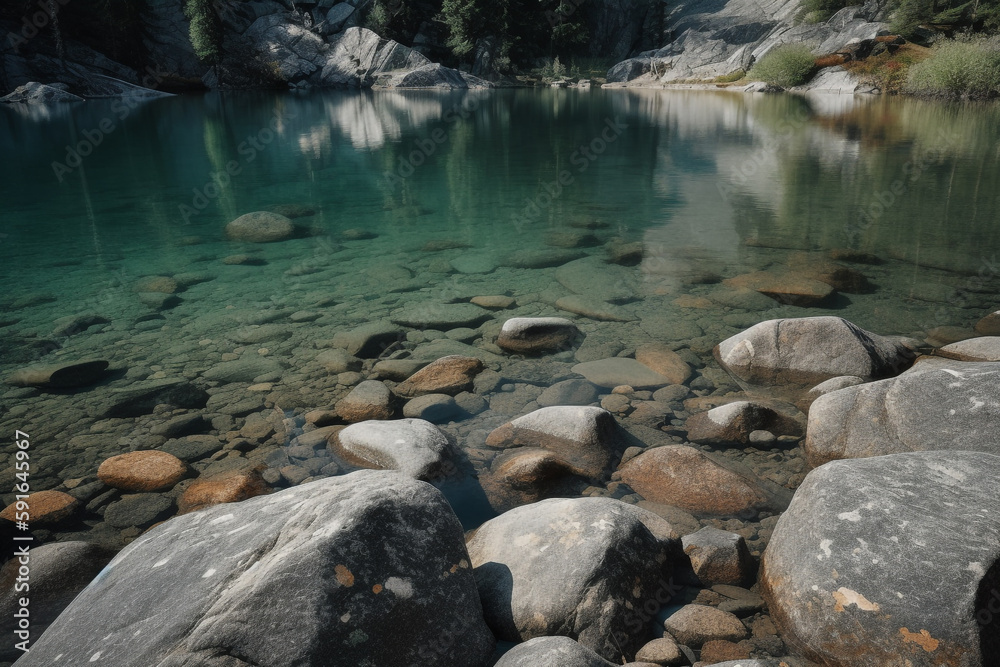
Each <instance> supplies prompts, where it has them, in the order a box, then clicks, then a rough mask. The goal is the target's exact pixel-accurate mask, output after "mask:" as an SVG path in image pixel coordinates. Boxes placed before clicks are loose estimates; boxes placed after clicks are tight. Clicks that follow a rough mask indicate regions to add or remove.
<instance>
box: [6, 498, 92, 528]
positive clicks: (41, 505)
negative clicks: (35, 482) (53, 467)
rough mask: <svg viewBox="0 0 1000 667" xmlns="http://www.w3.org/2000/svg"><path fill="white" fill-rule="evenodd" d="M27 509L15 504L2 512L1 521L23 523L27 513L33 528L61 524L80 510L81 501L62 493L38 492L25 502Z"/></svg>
mask: <svg viewBox="0 0 1000 667" xmlns="http://www.w3.org/2000/svg"><path fill="white" fill-rule="evenodd" d="M24 502H25V503H26V504H27V509H24V508H22V507H18V505H17V502H13V503H11V504H10V505H7V507H5V508H4V510H3V511H2V512H0V519H3V520H4V521H9V522H11V523H13V522H14V521H15V520H16V521H21V520H22V517H19V515H22V514H23V513H25V512H27V515H28V519H27V520H28V523H29V525H31V526H37V525H44V524H54V523H59V522H60V521H63V520H65V519H68V518H70V517H71V516H73V515H74V514H76V511H77V510H79V509H80V506H81V504H80V501H79V500H77V499H76V498H74V497H73V496H71V495H69V494H68V493H63V492H62V491H52V490H49V491H36V492H35V493H32V494H30V495H29V496H28V497H27V498H26V499H25V501H24Z"/></svg>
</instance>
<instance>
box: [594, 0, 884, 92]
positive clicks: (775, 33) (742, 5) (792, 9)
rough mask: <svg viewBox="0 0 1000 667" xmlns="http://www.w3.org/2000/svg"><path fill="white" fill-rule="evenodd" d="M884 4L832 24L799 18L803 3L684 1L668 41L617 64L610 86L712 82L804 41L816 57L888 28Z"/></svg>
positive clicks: (840, 16)
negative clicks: (776, 50) (811, 21)
mask: <svg viewBox="0 0 1000 667" xmlns="http://www.w3.org/2000/svg"><path fill="white" fill-rule="evenodd" d="M885 5H886V3H885V1H884V0H869V2H867V3H866V4H864V5H859V6H856V7H847V8H845V9H842V10H840V11H839V12H837V13H836V14H835V15H834V16H832V17H831V18H830V19H829V20H827V21H824V22H820V23H806V22H803V21H801V20H800V19H799V17H800V14H801V4H800V0H763V1H761V2H757V1H756V0H680V2H677V3H672V4H671V9H670V12H669V14H668V15H667V17H666V21H665V26H666V28H665V35H666V37H665V39H666V43H665V45H664V46H663V47H662V48H659V49H654V50H651V51H644V52H642V53H640V54H638V55H637V56H635V57H632V58H629V59H627V60H624V61H622V62H620V63H618V64H617V65H615V66H614V67H613V68H611V70H609V72H608V82H609V83H630V84H632V85H644V84H649V83H670V82H674V81H679V80H685V79H692V78H697V79H712V78H714V77H717V76H722V75H726V74H731V73H733V72H736V71H738V70H740V69H743V70H748V69H749V68H750V67H751V66H752V65H753V63H754V62H755V61H756V60H757V59H759V58H760V57H761V56H763V55H764V54H765V53H767V52H768V51H770V50H771V49H773V48H774V47H776V46H779V45H781V44H785V43H805V44H808V45H810V46H811V47H812V48H813V51H814V53H816V54H817V55H821V54H828V53H833V52H835V51H837V50H839V49H841V48H843V47H844V46H845V45H847V44H848V43H850V42H851V41H852V40H865V39H874V38H875V37H876V35H878V34H880V33H884V31H886V29H887V27H888V26H887V25H886V23H884V21H885V20H886V18H887V16H886V13H887V12H886V6H885Z"/></svg>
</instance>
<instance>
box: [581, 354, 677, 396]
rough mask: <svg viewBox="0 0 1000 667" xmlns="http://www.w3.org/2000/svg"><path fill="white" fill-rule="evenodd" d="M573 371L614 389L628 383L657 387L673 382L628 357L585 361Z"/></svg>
mask: <svg viewBox="0 0 1000 667" xmlns="http://www.w3.org/2000/svg"><path fill="white" fill-rule="evenodd" d="M573 372H574V373H579V374H580V375H582V376H583V377H585V378H587V380H588V381H589V382H592V383H593V384H596V385H597V386H598V387H605V388H606V389H614V388H615V387H619V386H621V385H628V386H629V387H632V388H634V389H657V388H659V387H663V386H665V385H668V384H673V383H672V382H671V381H670V378H668V377H664V376H663V375H660V374H659V373H657V372H656V371H654V370H653V369H652V368H650V367H649V366H646V365H644V364H641V363H639V362H638V361H636V360H635V359H628V358H626V357H612V358H610V359H599V360H597V361H585V362H583V363H582V364H577V365H576V366H573Z"/></svg>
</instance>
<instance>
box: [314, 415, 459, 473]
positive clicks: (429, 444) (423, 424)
mask: <svg viewBox="0 0 1000 667" xmlns="http://www.w3.org/2000/svg"><path fill="white" fill-rule="evenodd" d="M331 441H332V442H333V443H334V446H335V447H337V448H338V450H339V451H340V453H341V454H342V455H343V456H345V458H347V459H348V460H350V461H351V462H354V463H357V464H358V465H362V466H364V467H371V468H379V469H383V470H398V471H399V472H401V473H403V474H404V475H407V476H409V477H414V478H416V479H429V478H431V477H434V476H437V475H439V474H441V472H442V464H443V463H444V459H445V456H446V454H447V452H448V449H449V444H448V438H447V437H445V435H444V433H442V432H441V429H439V428H438V427H437V426H435V425H434V424H431V423H430V422H427V421H424V420H423V419H397V420H393V421H363V422H359V423H357V424H352V425H350V426H348V427H347V428H345V429H343V430H341V431H338V432H337V433H336V435H334V436H333V438H332V439H331Z"/></svg>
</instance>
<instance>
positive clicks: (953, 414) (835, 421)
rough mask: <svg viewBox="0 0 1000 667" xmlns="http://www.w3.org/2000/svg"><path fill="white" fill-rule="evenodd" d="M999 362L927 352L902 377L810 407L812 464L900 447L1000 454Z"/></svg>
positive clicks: (842, 393)
mask: <svg viewBox="0 0 1000 667" xmlns="http://www.w3.org/2000/svg"><path fill="white" fill-rule="evenodd" d="M998 423H1000V363H996V362H963V361H952V360H949V359H939V358H935V357H931V358H924V359H921V360H920V361H918V363H917V364H916V365H915V366H914V367H913V368H911V369H910V370H908V371H906V372H905V373H903V374H902V375H900V376H898V377H895V378H891V379H888V380H881V381H879V382H871V383H868V384H862V385H857V386H854V387H847V388H845V389H841V390H839V391H834V392H831V393H829V394H825V395H823V396H820V397H819V398H817V399H816V400H815V401H814V402H813V404H812V406H811V407H810V408H809V425H808V428H807V429H806V440H805V443H804V445H803V450H804V452H805V454H806V458H807V459H808V461H809V463H810V465H813V466H818V465H822V464H823V463H826V462H827V461H832V460H834V459H844V458H862V457H868V456H882V455H885V454H898V453H902V452H913V451H926V450H933V449H941V450H969V451H980V452H987V453H991V454H1000V428H998Z"/></svg>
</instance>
